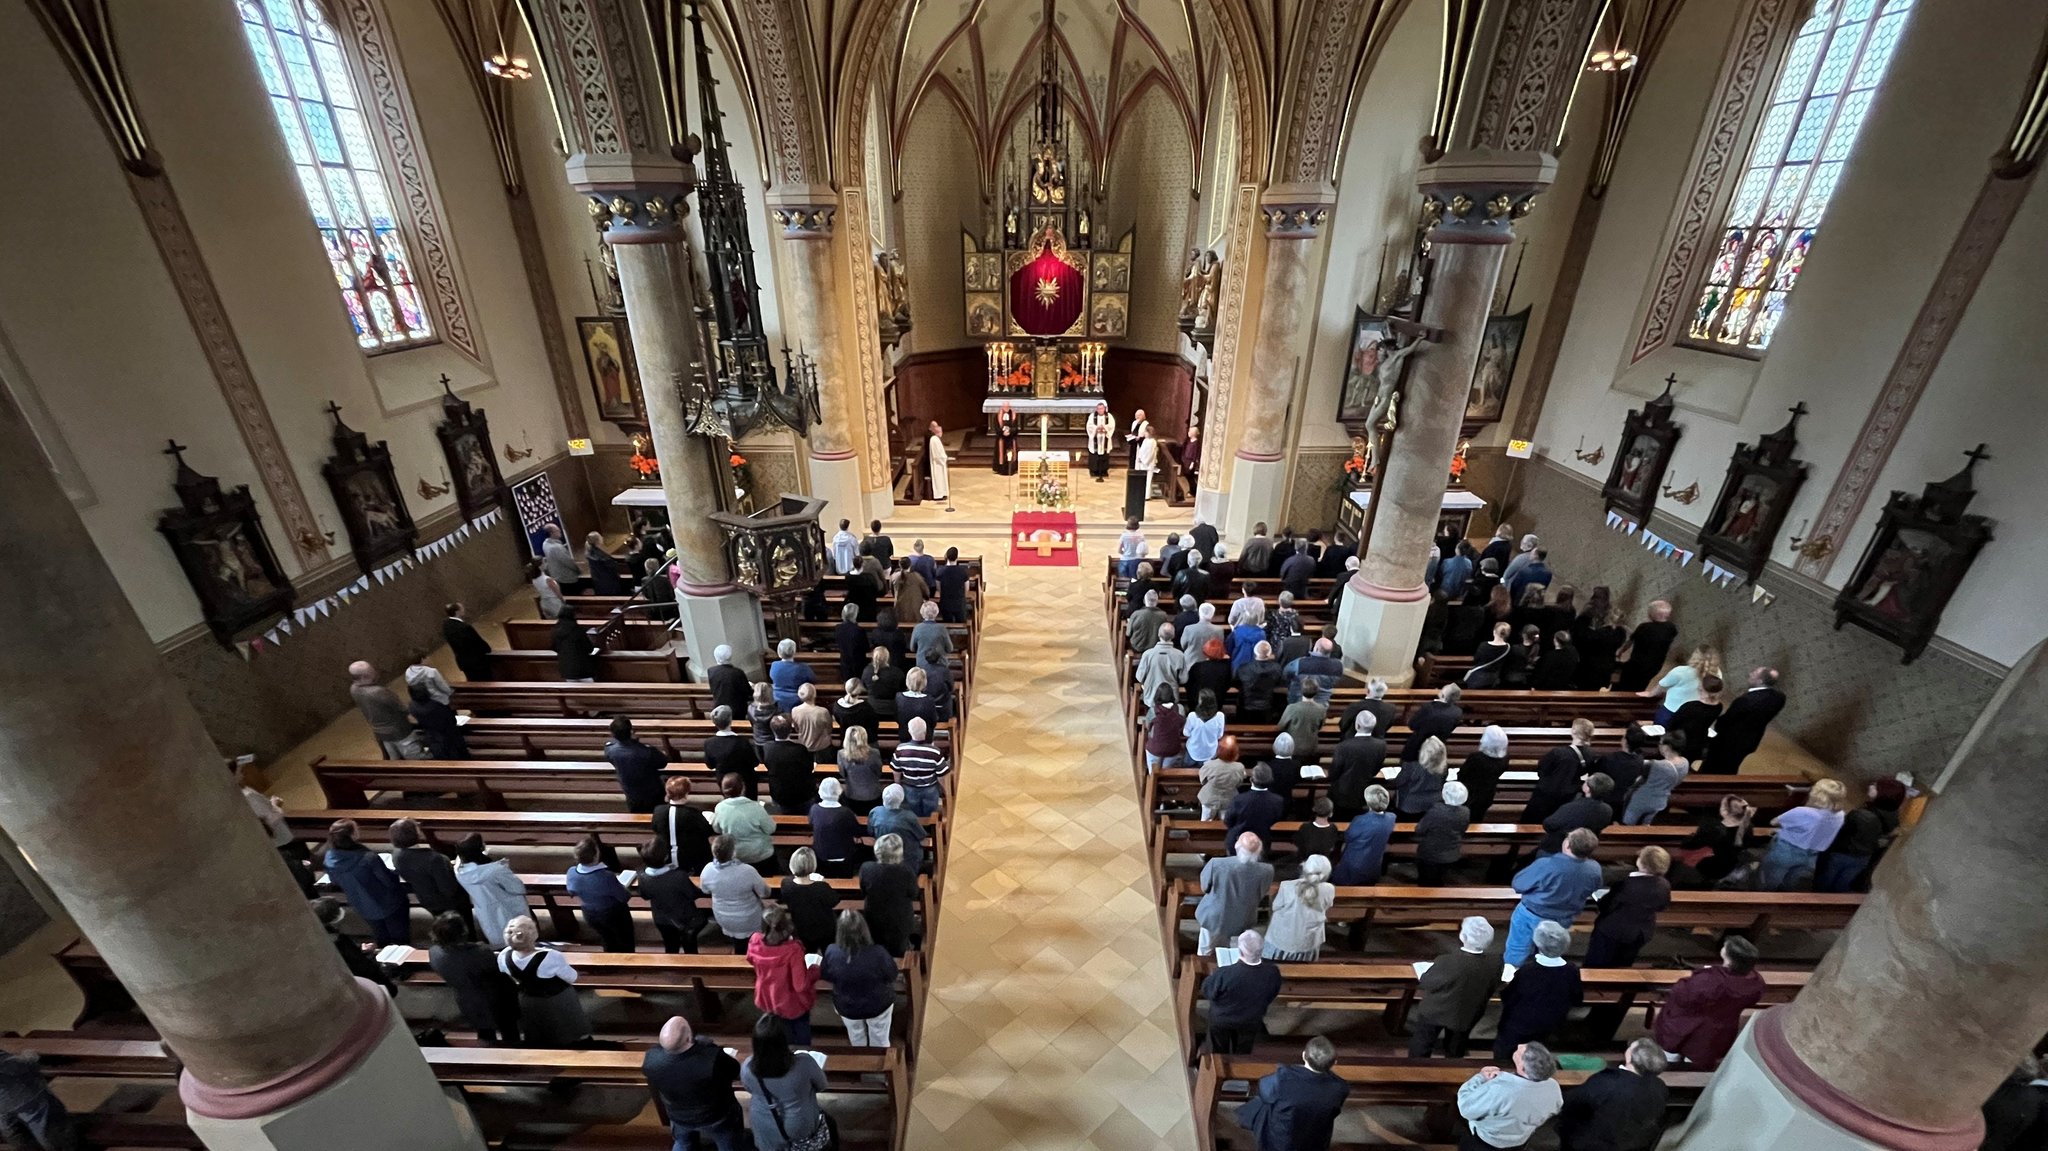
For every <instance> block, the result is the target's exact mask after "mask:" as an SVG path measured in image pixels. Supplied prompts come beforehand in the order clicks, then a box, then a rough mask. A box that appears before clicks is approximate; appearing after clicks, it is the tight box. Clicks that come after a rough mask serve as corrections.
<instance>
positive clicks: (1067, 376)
mask: <svg viewBox="0 0 2048 1151" xmlns="http://www.w3.org/2000/svg"><path fill="white" fill-rule="evenodd" d="M1087 383H1088V381H1087V379H1086V377H1084V376H1082V375H1081V372H1080V370H1079V369H1077V368H1075V367H1074V365H1072V364H1061V365H1060V390H1061V391H1063V392H1078V391H1080V390H1081V389H1082V388H1084V387H1086V386H1087Z"/></svg>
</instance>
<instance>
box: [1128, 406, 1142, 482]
mask: <svg viewBox="0 0 2048 1151" xmlns="http://www.w3.org/2000/svg"><path fill="white" fill-rule="evenodd" d="M1146 426H1147V421H1146V419H1145V409H1143V408H1139V409H1138V410H1137V411H1135V412H1132V413H1131V430H1130V431H1128V432H1125V433H1124V447H1125V448H1126V449H1127V450H1128V451H1129V453H1130V455H1129V458H1128V459H1126V460H1125V461H1124V464H1125V466H1127V467H1133V468H1135V467H1137V466H1138V440H1139V438H1140V437H1141V436H1142V435H1143V433H1144V430H1145V428H1146Z"/></svg>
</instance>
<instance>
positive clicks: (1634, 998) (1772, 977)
mask: <svg viewBox="0 0 2048 1151" xmlns="http://www.w3.org/2000/svg"><path fill="white" fill-rule="evenodd" d="M1276 966H1277V967H1279V969H1280V976H1281V984H1280V998H1279V1000H1278V1002H1280V1003H1293V1004H1303V1005H1310V1004H1312V1005H1314V1006H1315V1007H1317V1008H1318V1009H1323V1008H1332V1007H1343V1008H1355V1009H1359V1010H1364V1009H1371V1008H1382V1009H1384V1010H1385V1012H1386V1027H1387V1030H1388V1032H1389V1033H1392V1034H1401V1033H1403V1032H1405V1031H1406V1030H1407V1020H1408V1012H1409V1010H1410V1009H1412V1008H1413V1007H1414V1006H1415V1000H1416V996H1417V995H1419V994H1420V993H1421V992H1420V989H1421V983H1422V977H1421V976H1419V975H1417V974H1416V973H1415V965H1414V964H1412V963H1328V962H1319V963H1280V964H1276ZM1215 970H1216V962H1215V960H1213V959H1209V958H1204V957H1200V956H1189V957H1187V958H1185V959H1182V960H1181V963H1180V969H1179V971H1178V972H1177V973H1176V974H1175V976H1174V984H1173V1014H1174V1023H1175V1024H1176V1026H1177V1027H1178V1029H1179V1033H1180V1043H1181V1051H1182V1053H1183V1054H1185V1055H1186V1057H1187V1058H1188V1059H1189V1060H1190V1061H1192V1060H1193V1059H1194V1058H1195V1056H1196V1049H1197V1046H1198V1044H1199V1041H1200V1030H1199V1029H1198V1028H1197V1027H1196V1022H1197V1021H1196V1010H1195V1009H1196V1005H1197V1004H1199V1003H1200V1002H1201V999H1202V981H1203V980H1204V979H1206V978H1208V976H1209V974H1210V973H1211V972H1213V971H1215ZM1691 974H1692V972H1691V971H1678V970H1673V969H1670V968H1647V967H1608V968H1599V967H1588V968H1582V969H1581V970H1580V973H1579V978H1580V982H1581V983H1582V984H1583V985H1584V987H1585V992H1586V1002H1587V1003H1589V1004H1595V1003H1599V1004H1611V1005H1614V1006H1616V1007H1619V1008H1620V1011H1619V1013H1618V1014H1617V1015H1616V1019H1617V1021H1618V1020H1620V1019H1622V1018H1625V1017H1626V1016H1627V1014H1628V1012H1630V1011H1633V1010H1635V1009H1636V1008H1637V1007H1641V1008H1643V1012H1644V1020H1643V1025H1644V1026H1645V1027H1648V1026H1649V1023H1650V1020H1651V1019H1652V1018H1654V1016H1655V1014H1656V1011H1657V1009H1658V1008H1659V1007H1661V1006H1663V1003H1664V997H1665V996H1666V995H1667V994H1669V993H1670V991H1671V988H1672V986H1673V985H1675V984H1676V983H1677V982H1678V981H1679V980H1681V979H1684V978H1686V977H1687V976H1689V975H1691ZM1758 974H1759V975H1761V976H1763V978H1764V1004H1765V1005H1766V1006H1769V1005H1772V1004H1778V1003H1789V1002H1791V1001H1792V997H1793V996H1795V995H1797V994H1799V991H1800V989H1801V988H1803V987H1805V986H1806V982H1807V980H1808V978H1810V977H1811V976H1812V974H1813V973H1812V972H1811V971H1810V970H1799V971H1765V970H1759V971H1758ZM1503 986H1505V985H1503ZM1495 994H1496V995H1498V991H1496V993H1495Z"/></svg>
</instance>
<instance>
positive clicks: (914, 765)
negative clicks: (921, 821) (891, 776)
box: [890, 716, 953, 815]
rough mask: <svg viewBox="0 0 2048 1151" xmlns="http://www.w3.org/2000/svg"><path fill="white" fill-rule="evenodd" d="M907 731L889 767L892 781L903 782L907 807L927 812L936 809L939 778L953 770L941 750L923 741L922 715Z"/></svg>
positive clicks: (926, 813) (922, 813) (937, 807)
mask: <svg viewBox="0 0 2048 1151" xmlns="http://www.w3.org/2000/svg"><path fill="white" fill-rule="evenodd" d="M908 732H909V738H908V739H905V740H904V741H903V742H901V743H899V744H897V745H896V755H895V758H894V759H893V760H891V761H890V766H891V767H893V768H894V769H895V772H896V781H897V782H898V783H901V784H902V785H903V792H904V797H905V798H906V799H907V800H908V801H909V807H910V809H911V810H912V811H914V812H916V813H917V814H919V815H931V814H933V813H934V812H936V811H938V810H939V777H940V776H942V775H945V774H946V773H947V772H949V771H951V770H953V765H952V763H951V762H950V761H949V760H947V758H946V753H945V752H944V751H942V750H940V749H939V748H938V747H937V746H936V745H934V744H931V743H928V742H926V737H927V736H928V735H929V734H930V728H929V726H928V725H927V724H926V723H925V720H924V717H923V716H918V717H916V718H913V719H912V720H911V721H910V724H909V727H908Z"/></svg>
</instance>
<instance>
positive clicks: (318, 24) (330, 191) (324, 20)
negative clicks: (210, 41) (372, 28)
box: [236, 0, 435, 351]
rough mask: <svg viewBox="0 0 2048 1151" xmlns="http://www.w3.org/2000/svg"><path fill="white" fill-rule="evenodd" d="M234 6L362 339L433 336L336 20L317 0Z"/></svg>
mask: <svg viewBox="0 0 2048 1151" xmlns="http://www.w3.org/2000/svg"><path fill="white" fill-rule="evenodd" d="M236 2H237V7H238V8H239V10H240V12H241V15H242V28H243V31H244V32H246V33H247V34H248V37H249V47H250V49H251V50H252V51H253V52H254V53H255V55H256V68H257V71H259V72H260V73H261V74H262V76H263V85H264V87H265V88H266V89H268V90H269V92H270V104H271V107H272V109H273V110H274V111H275V112H276V113H277V126H278V130H279V131H280V132H282V133H283V134H284V142H285V149H286V150H287V151H288V152H289V153H290V154H291V160H292V166H293V168H295V169H296V170H297V172H298V176H299V184H300V186H301V187H302V188H303V189H304V190H305V193H306V202H307V204H308V206H309V207H310V208H311V209H312V213H313V223H314V225H315V226H316V227H318V228H319V230H320V240H321V243H322V244H323V245H324V246H325V248H326V250H327V260H328V263H329V264H331V265H332V266H333V268H334V278H335V283H336V286H337V287H338V288H339V289H340V291H341V299H342V303H343V304H344V305H345V306H346V307H347V308H348V314H349V319H350V320H351V321H353V322H354V324H355V330H356V342H357V343H358V344H360V345H361V346H362V347H363V348H364V349H366V350H368V351H390V350H394V349H397V348H406V347H413V346H416V345H419V344H423V343H429V342H432V341H433V340H434V339H435V335H434V327H433V323H432V321H431V320H430V319H429V316H428V310H427V307H426V306H425V303H424V301H423V298H422V293H421V290H420V286H419V284H418V282H417V281H416V280H415V279H414V272H413V267H414V265H413V260H412V256H411V253H410V250H409V245H408V242H407V239H406V235H405V231H404V229H402V228H401V227H400V226H399V219H398V217H397V216H396V215H395V214H394V213H393V212H392V208H391V204H392V196H391V192H390V185H389V183H388V182H387V181H386V180H385V177H384V161H383V158H382V157H381V156H380V155H379V153H378V151H377V148H376V145H375V143H374V142H373V140H372V138H371V135H370V133H371V126H370V123H369V121H368V119H367V118H366V116H365V113H364V104H363V101H362V100H361V99H360V98H359V97H358V95H357V92H356V86H355V81H354V79H353V78H352V77H351V76H350V74H349V70H348V65H347V63H346V61H345V60H344V58H343V56H342V50H341V40H340V37H339V36H338V35H337V34H336V32H335V29H334V26H333V25H332V24H331V23H330V22H329V20H328V17H327V14H326V13H325V12H324V11H323V10H322V9H321V8H320V6H319V4H317V3H315V2H314V0H236Z"/></svg>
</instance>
